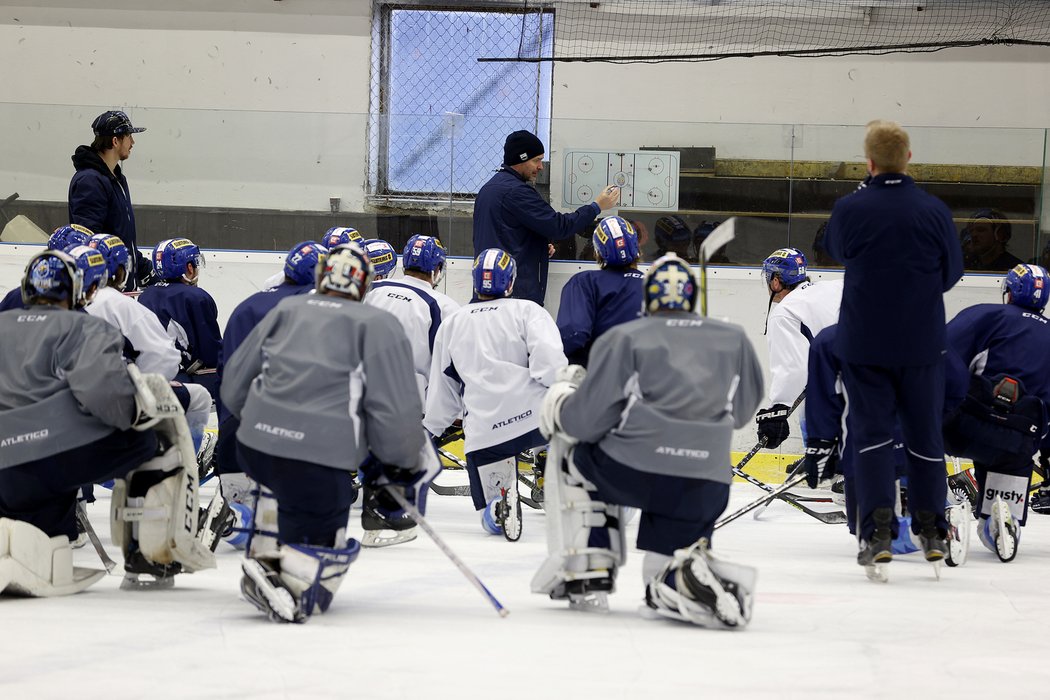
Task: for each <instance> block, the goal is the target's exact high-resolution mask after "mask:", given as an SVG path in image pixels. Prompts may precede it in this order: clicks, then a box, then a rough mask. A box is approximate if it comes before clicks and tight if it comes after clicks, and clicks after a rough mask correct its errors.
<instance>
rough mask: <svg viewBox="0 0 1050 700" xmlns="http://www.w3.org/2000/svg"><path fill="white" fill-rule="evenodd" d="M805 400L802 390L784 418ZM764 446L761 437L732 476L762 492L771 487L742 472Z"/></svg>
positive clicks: (759, 513)
mask: <svg viewBox="0 0 1050 700" xmlns="http://www.w3.org/2000/svg"><path fill="white" fill-rule="evenodd" d="M805 400H806V390H805V389H803V390H802V391H801V392H800V393H799V395H798V396H797V397H795V400H794V401H793V402H792V404H791V408H789V409H788V412H787V416H785V418H790V417H791V414H792V413H794V412H795V409H796V408H798V407H799V406H800V405H801V404H802V402H803V401H805ZM765 446H766V439H765V438H764V437H763V438H761V439H760V440H759V441H758V444H757V445H755V446H754V447H753V448H752V449H751V451H750V452H748V453H747V455H746V456H745V457H744V459H742V460H740V463H739V464H737V465H736V466H735V467H733V474H735V475H736V476H739V477H740V478H741V479H743V480H744V481H746V482H748V483H749V484H753V485H755V486H757V487H758V488H760V489H762V490H763V491H770V490H771V487H770V486H769V485H768V484H765V483H763V482H761V481H759V480H758V479H755V478H754V477H752V476H751V475H749V474H745V473H744V471H743V467H744V465H745V464H747V463H748V461H750V459H751V458H752V457H754V456H755V454H756V453H757V451H758V450H759V449H761V448H763V447H765ZM790 469H791V467H788V470H789V471H790ZM796 498H797V497H796ZM830 500H831V499H828V501H830ZM768 505H769V504H768V503H767V504H766V506H768ZM766 506H762V507H761V508H759V509H758V510H756V511H755V514H754V517H756V518H757V517H758V516H759V515H761V513H762V511H763V510H765V509H766Z"/></svg>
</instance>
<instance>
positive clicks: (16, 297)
mask: <svg viewBox="0 0 1050 700" xmlns="http://www.w3.org/2000/svg"><path fill="white" fill-rule="evenodd" d="M24 308H26V307H25V304H23V303H22V289H21V288H20V287H15V288H14V289H12V290H11V291H10V292H8V293H7V294H5V295H4V298H3V300H0V311H10V310H11V309H24Z"/></svg>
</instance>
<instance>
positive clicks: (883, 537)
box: [857, 508, 896, 583]
mask: <svg viewBox="0 0 1050 700" xmlns="http://www.w3.org/2000/svg"><path fill="white" fill-rule="evenodd" d="M895 517H896V516H895V515H894V514H893V509H892V508H876V509H875V512H874V513H872V518H873V519H874V520H875V531H874V532H872V533H871V537H870V538H869V539H868V540H867V541H864V540H861V541H860V545H861V549H860V551H859V552H858V553H857V563H858V564H860V565H861V566H863V567H864V572H865V574H867V576H868V578H869V579H871V580H872V581H879V582H882V583H885V582H886V581H888V580H889V577H888V576H887V574H886V570H885V565H886V564H888V563H889V562H891V561H893V531H892V530H891V529H890V524H891V523H892V522H893V519H894V518H895Z"/></svg>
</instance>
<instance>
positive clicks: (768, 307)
mask: <svg viewBox="0 0 1050 700" xmlns="http://www.w3.org/2000/svg"><path fill="white" fill-rule="evenodd" d="M774 296H775V295H774V293H773V290H769V305H768V306H766V321H765V323H763V324H762V335H765V334H766V332H767V331H768V330H769V311H770V309H772V308H773V297H774Z"/></svg>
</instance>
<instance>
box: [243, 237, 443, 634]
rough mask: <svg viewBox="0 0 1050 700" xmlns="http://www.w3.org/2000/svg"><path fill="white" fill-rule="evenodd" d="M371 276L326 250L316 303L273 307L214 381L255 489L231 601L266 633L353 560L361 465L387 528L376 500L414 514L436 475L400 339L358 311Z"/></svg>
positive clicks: (333, 583)
mask: <svg viewBox="0 0 1050 700" xmlns="http://www.w3.org/2000/svg"><path fill="white" fill-rule="evenodd" d="M371 276H372V269H371V264H370V263H369V261H368V256H367V255H366V254H365V252H364V250H363V249H362V248H361V247H360V246H359V245H358V244H356V243H351V244H349V245H345V246H337V247H336V248H334V249H333V250H331V251H330V252H329V254H328V256H327V258H326V259H325V262H324V265H323V267H322V268H321V269H320V272H319V274H318V277H317V294H310V295H306V294H300V295H295V296H292V297H288V298H286V299H284V300H282V301H281V302H280V303H279V304H278V305H277V306H276V307H275V308H274V309H273V310H271V311H270V312H269V313H268V314H266V317H265V318H263V319H262V321H261V322H260V323H259V325H258V326H256V327H255V329H254V330H253V331H252V332H251V334H250V335H249V336H248V337H247V338H246V339H245V340H244V342H243V343H241V346H240V347H239V348H238V349H237V351H236V352H235V353H234V354H233V356H232V357H230V358H229V360H228V362H227V364H226V366H225V368H224V372H223V383H222V400H223V403H224V404H225V406H226V407H227V408H228V409H229V410H230V413H231V414H232V415H233V416H235V417H237V418H238V419H239V420H240V423H241V425H240V428H239V429H238V431H237V451H238V457H239V460H240V463H241V465H242V466H243V467H244V469H245V471H246V472H247V473H248V474H249V476H251V477H252V478H254V479H255V480H256V481H258V482H259V484H260V487H261V488H260V492H259V497H258V500H257V502H256V507H255V514H254V520H253V524H252V530H253V532H252V538H251V541H250V543H249V545H248V557H247V559H245V561H244V564H243V568H244V578H243V579H242V582H241V590H242V592H243V593H244V595H245V597H246V598H247V599H248V601H249V602H250V603H252V604H253V605H255V606H256V607H257V608H258V609H259V610H261V611H262V612H264V613H265V614H266V615H267V616H268V617H269V618H270V619H271V620H273V621H275V622H304V621H305V620H307V619H308V618H309V617H310V616H311V615H313V614H315V613H319V612H324V611H325V610H327V609H328V607H329V605H330V604H331V601H332V597H333V596H334V594H335V592H336V589H337V588H338V587H339V585H340V583H341V582H342V580H343V578H344V577H345V576H346V572H347V569H348V568H349V566H350V564H351V563H353V561H354V560H355V559H356V557H357V554H358V552H359V544H358V542H357V541H356V540H354V539H352V538H351V539H348V538H347V537H346V525H347V519H348V517H349V513H350V504H351V502H352V500H353V494H354V490H355V489H354V485H353V478H352V476H351V472H353V471H355V470H357V468H358V466H359V465H361V464H362V463H365V464H366V465H367V467H366V468H365V472H364V479H365V484H366V486H367V487H369V488H371V489H372V490H373V492H374V493H376V494H377V500H378V503H379V505H380V507H381V508H383V509H385V510H387V511H388V512H389V513H390V514H391V515H393V516H395V517H397V516H399V515H400V513H401V512H403V511H401V510H400V508H399V506H397V504H396V501H394V500H393V499H392V498H391V497H390V496H389V494H388V493H387V489H396V490H398V491H400V492H402V494H403V495H404V496H405V497H406V498H407V499H408V500H409V501H411V502H413V503H415V504H416V505H417V506H418V507H419V508H420V509H422V508H423V506H424V502H423V499H424V497H425V493H426V491H427V488H428V484H429V482H430V480H431V479H433V477H434V476H435V475H436V474H437V471H438V470H439V469H440V464H439V463H438V461H437V455H436V454H435V453H434V450H433V448H432V447H431V446H430V444H429V442H427V441H426V440H425V439H424V433H423V429H422V428H421V427H420V426H419V416H420V413H421V410H422V407H421V406H420V403H419V396H418V394H417V392H416V383H415V379H414V378H413V372H412V350H411V346H410V345H409V342H408V339H407V338H406V337H405V332H404V331H403V330H402V328H401V325H400V324H399V323H398V322H397V319H395V318H394V317H393V316H392V315H391V314H389V313H387V312H386V311H383V310H381V309H377V308H374V307H370V306H365V305H364V304H361V303H360V301H361V299H362V298H363V297H364V295H365V292H366V291H367V289H368V285H369V283H370V281H371V279H370V278H371ZM319 368H320V369H319ZM413 426H415V428H414V429H413Z"/></svg>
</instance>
